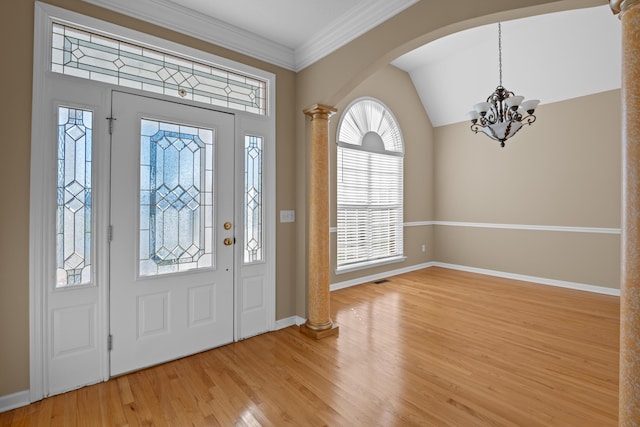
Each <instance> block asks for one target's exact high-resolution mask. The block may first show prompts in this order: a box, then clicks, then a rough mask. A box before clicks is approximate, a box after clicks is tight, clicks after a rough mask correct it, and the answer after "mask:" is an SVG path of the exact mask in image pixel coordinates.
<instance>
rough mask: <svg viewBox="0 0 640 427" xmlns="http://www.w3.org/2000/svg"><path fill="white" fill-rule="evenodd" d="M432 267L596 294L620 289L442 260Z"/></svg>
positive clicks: (434, 263) (617, 293)
mask: <svg viewBox="0 0 640 427" xmlns="http://www.w3.org/2000/svg"><path fill="white" fill-rule="evenodd" d="M432 264H433V266H434V267H442V268H449V269H452V270H460V271H467V272H469V273H478V274H485V275H488V276H495V277H503V278H505V279H513V280H520V281H523V282H531V283H538V284H541V285H549V286H557V287H560V288H568V289H575V290H578V291H586V292H593V293H598V294H605V295H613V296H618V297H619V296H620V289H614V288H607V287H604V286H596V285H587V284H584V283H576V282H567V281H564V280H555V279H546V278H544V277H536V276H527V275H525V274H516V273H507V272H504V271H496V270H488V269H485V268H477V267H468V266H464V265H458V264H448V263H444V262H433V263H432Z"/></svg>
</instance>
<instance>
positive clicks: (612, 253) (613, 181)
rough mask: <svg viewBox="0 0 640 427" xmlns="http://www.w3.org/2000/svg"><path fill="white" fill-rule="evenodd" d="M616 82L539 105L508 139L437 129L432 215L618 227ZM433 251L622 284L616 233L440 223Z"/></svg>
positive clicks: (455, 258) (518, 269) (505, 267)
mask: <svg viewBox="0 0 640 427" xmlns="http://www.w3.org/2000/svg"><path fill="white" fill-rule="evenodd" d="M620 102H621V101H620V91H619V90H614V91H609V92H604V93H600V94H596V95H590V96H585V97H582V98H577V99H572V100H568V101H563V102H558V103H553V104H547V105H541V106H540V108H539V109H538V111H537V112H536V115H537V121H536V123H534V124H533V125H532V126H530V127H524V128H523V129H521V130H520V132H519V133H518V134H517V135H516V136H515V137H513V138H512V139H510V140H508V141H507V146H506V147H505V148H500V145H499V143H497V142H496V141H492V140H490V139H489V138H487V137H486V136H485V135H483V134H478V135H474V134H473V133H472V132H471V131H470V130H469V124H468V123H466V122H465V123H458V124H455V125H450V126H442V127H439V128H436V129H435V131H434V132H435V141H436V143H435V188H436V190H435V203H434V204H435V207H436V213H435V217H436V220H438V221H460V222H472V223H498V224H525V225H546V226H569V227H597V228H620V215H621V213H620V206H621V167H622V166H621V144H620V141H621V128H620V123H621V111H620ZM435 236H436V237H435V239H436V240H435V246H436V260H437V261H441V262H447V263H452V264H460V265H466V266H472V267H480V268H487V269H493V270H499V271H504V272H510V273H519V274H526V275H533V276H538V277H544V278H548V279H557V280H564V281H571V282H578V283H584V284H592V285H599V286H606V287H611V288H618V287H619V280H620V277H619V270H620V267H619V266H620V236H619V235H602V234H593V233H574V232H558V231H552V232H551V231H514V230H496V229H472V228H461V227H452V226H439V227H438V229H437V231H436V235H435Z"/></svg>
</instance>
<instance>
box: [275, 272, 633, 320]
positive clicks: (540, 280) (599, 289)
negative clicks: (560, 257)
mask: <svg viewBox="0 0 640 427" xmlns="http://www.w3.org/2000/svg"><path fill="white" fill-rule="evenodd" d="M429 267H442V268H449V269H451V270H460V271H467V272H469V273H478V274H485V275H487V276H495V277H502V278H505V279H513V280H520V281H523V282H531V283H537V284H540V285H548V286H557V287H559V288H567V289H575V290H578V291H586V292H593V293H597V294H605V295H613V296H617V297H619V296H620V289H615V288H607V287H605V286H596V285H588V284H585V283H577V282H567V281H564V280H555V279H547V278H544V277H536V276H528V275H526V274H517V273H507V272H505V271H497V270H489V269H486V268H477V267H468V266H466V265H458V264H448V263H446V262H438V261H432V262H427V263H424V264H417V265H412V266H410V267H405V268H400V269H397V270H390V271H385V272H383V273H378V274H372V275H370V276H364V277H359V278H357V279H352V280H347V281H344V282H338V283H334V284H332V285H331V286H330V288H329V289H330V290H331V291H337V290H339V289H344V288H349V287H351V286H357V285H361V284H363V283H369V282H373V281H375V280H380V279H386V278H387V277H391V276H397V275H398V274H403V273H409V272H411V271H415V270H422V269H423V268H429ZM294 317H295V316H294ZM283 320H287V319H283ZM303 323H304V319H303ZM292 324H293V323H292ZM298 324H300V323H298ZM286 326H289V325H286ZM286 326H284V327H286Z"/></svg>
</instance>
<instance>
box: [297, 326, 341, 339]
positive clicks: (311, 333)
mask: <svg viewBox="0 0 640 427" xmlns="http://www.w3.org/2000/svg"><path fill="white" fill-rule="evenodd" d="M339 331H340V328H339V327H338V325H336V324H335V323H333V324H331V326H330V327H329V328H327V329H313V328H310V327H309V326H307V324H306V323H305V324H302V325H300V332H301V333H303V334H305V335H306V336H308V337H311V338H313V339H316V340H321V339H322V338H326V337H330V336H332V335H338V334H339Z"/></svg>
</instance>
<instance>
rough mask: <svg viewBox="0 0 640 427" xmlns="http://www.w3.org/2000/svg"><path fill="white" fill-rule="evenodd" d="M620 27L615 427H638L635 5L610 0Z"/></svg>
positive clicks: (639, 136)
mask: <svg viewBox="0 0 640 427" xmlns="http://www.w3.org/2000/svg"><path fill="white" fill-rule="evenodd" d="M609 4H610V6H611V9H612V10H613V12H614V13H616V14H620V20H621V21H622V111H623V113H622V116H623V117H622V139H623V141H622V144H623V147H622V158H623V160H622V168H623V173H622V280H621V284H620V389H619V390H620V391H619V399H620V400H619V412H618V413H619V419H618V425H620V426H625V427H626V426H638V425H640V0H617V1H614V0H611V1H610V2H609Z"/></svg>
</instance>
